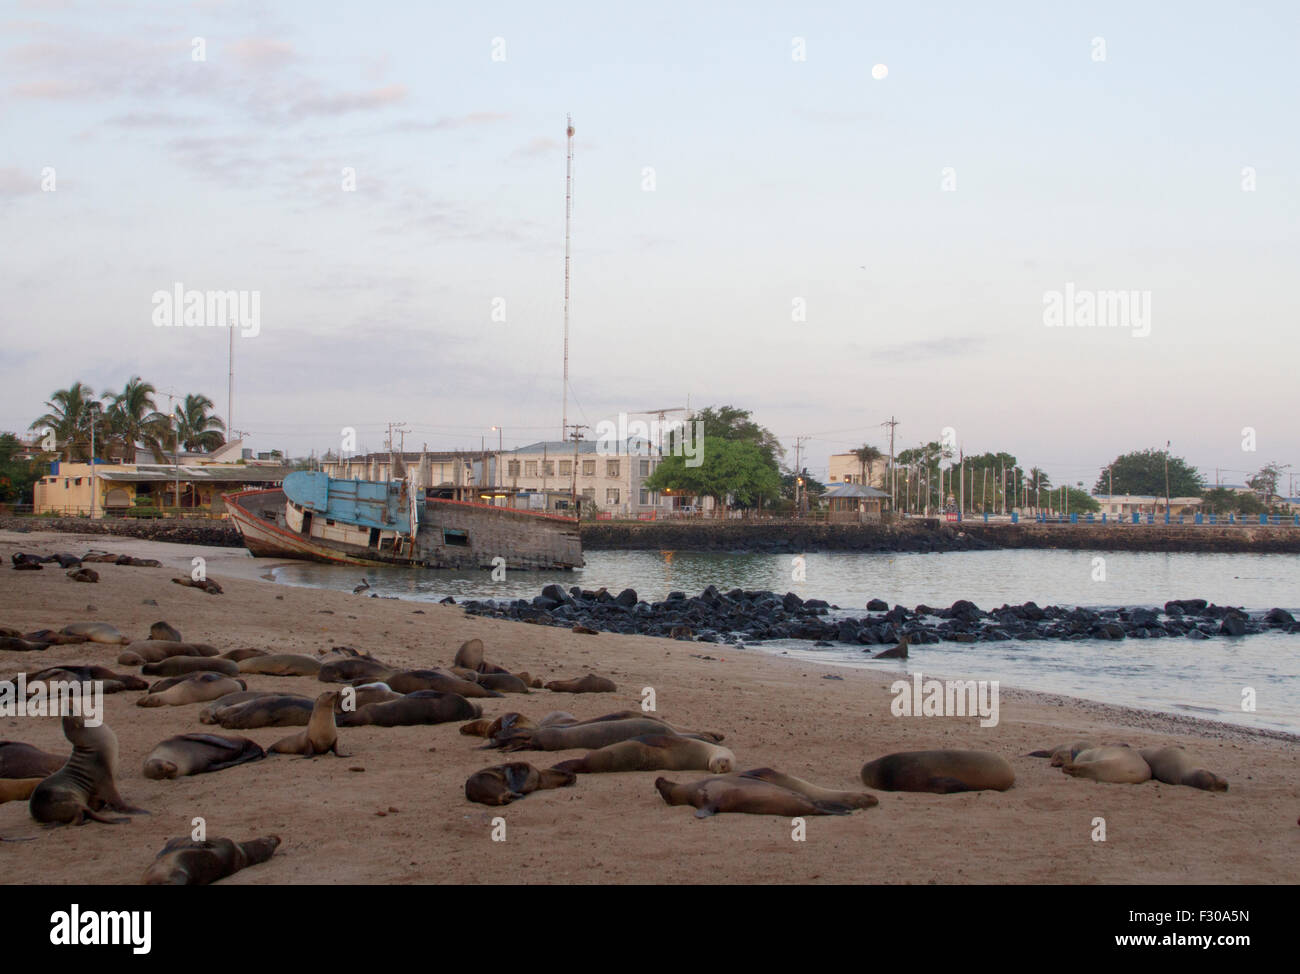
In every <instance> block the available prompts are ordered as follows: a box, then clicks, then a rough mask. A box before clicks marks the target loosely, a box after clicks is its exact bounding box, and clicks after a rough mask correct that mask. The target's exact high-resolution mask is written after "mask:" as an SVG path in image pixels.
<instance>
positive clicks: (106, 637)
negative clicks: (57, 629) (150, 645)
mask: <svg viewBox="0 0 1300 974" xmlns="http://www.w3.org/2000/svg"><path fill="white" fill-rule="evenodd" d="M62 631H63V635H65V636H85V637H86V639H87V640H88V641H89V642H92V643H106V644H107V645H109V646H125V645H126V644H127V643H129V642H130V641H131V640H129V639H127V638H126V637H125V636H123V635H122V634H121V633H120V632H118V631H117V630H116V629H114V628H113V627H112V626H110V625H109V624H108V623H107V622H74V623H72V624H70V625H67V626H64V627H63V630H62Z"/></svg>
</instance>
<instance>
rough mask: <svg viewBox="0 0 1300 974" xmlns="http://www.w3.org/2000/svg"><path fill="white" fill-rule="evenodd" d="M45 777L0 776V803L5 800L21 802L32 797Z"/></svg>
mask: <svg viewBox="0 0 1300 974" xmlns="http://www.w3.org/2000/svg"><path fill="white" fill-rule="evenodd" d="M44 780H45V779H44V778H0V805H3V804H4V803H5V802H21V801H26V800H27V799H28V798H31V797H32V792H34V791H35V790H36V786H37V785H39V784H40V783H41V782H42V781H44Z"/></svg>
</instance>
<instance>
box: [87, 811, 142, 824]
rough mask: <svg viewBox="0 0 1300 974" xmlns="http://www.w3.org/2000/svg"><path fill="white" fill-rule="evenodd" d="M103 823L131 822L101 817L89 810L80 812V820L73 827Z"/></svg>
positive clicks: (105, 816) (124, 819) (127, 819)
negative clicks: (92, 822) (93, 822)
mask: <svg viewBox="0 0 1300 974" xmlns="http://www.w3.org/2000/svg"><path fill="white" fill-rule="evenodd" d="M146 814H147V813H146ZM88 820H89V821H95V822H103V823H104V824H105V825H125V824H126V823H127V822H130V821H131V820H130V819H129V818H126V817H121V818H111V817H109V816H107V815H101V814H99V812H94V811H91V810H90V809H89V808H83V809H82V810H81V815H80V820H79V821H74V822H73V823H72V824H73V825H85V824H86V822H87V821H88Z"/></svg>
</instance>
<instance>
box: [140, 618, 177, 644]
mask: <svg viewBox="0 0 1300 974" xmlns="http://www.w3.org/2000/svg"><path fill="white" fill-rule="evenodd" d="M149 638H150V639H162V640H166V641H167V642H171V643H183V642H184V641H185V640H184V639H183V638H181V633H180V630H179V629H177V628H176V627H175V626H173V625H171V624H170V623H167V622H161V621H159V622H155V623H154V624H153V625H152V626H150V627H149Z"/></svg>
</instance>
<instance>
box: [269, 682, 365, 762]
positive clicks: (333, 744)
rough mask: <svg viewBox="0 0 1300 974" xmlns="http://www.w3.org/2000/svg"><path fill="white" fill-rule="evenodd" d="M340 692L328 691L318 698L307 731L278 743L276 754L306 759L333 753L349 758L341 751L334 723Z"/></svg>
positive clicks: (273, 747)
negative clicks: (292, 755) (335, 708)
mask: <svg viewBox="0 0 1300 974" xmlns="http://www.w3.org/2000/svg"><path fill="white" fill-rule="evenodd" d="M339 696H340V692H339V691H338V690H326V691H325V692H324V693H322V694H321V695H320V696H319V697H317V698H316V702H315V704H313V705H312V708H311V718H310V719H309V720H308V721H307V729H306V730H305V731H299V732H298V733H297V734H293V735H290V736H289V737H286V738H283V739H281V740H278V741H276V742H275V743H274V744H272V745H271V750H272V751H273V752H275V753H276V754H301V755H302V756H303V757H305V758H312V757H316V756H317V755H319V754H326V753H329V752H333V753H334V755H335V756H336V757H340V758H345V757H347V755H346V754H344V753H343V752H342V751H340V750H339V735H338V731H337V729H336V725H335V723H334V705H335V704H336V703H338V701H339Z"/></svg>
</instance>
